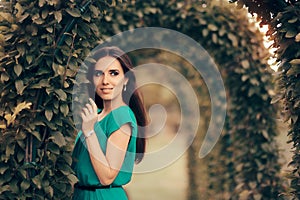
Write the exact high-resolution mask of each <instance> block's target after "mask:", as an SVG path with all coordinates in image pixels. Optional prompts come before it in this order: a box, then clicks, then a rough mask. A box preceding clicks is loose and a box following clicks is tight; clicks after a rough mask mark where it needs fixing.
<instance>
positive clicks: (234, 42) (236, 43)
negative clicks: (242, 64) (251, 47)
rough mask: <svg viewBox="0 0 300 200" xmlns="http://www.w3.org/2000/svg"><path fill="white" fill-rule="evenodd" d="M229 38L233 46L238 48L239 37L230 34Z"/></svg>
mask: <svg viewBox="0 0 300 200" xmlns="http://www.w3.org/2000/svg"><path fill="white" fill-rule="evenodd" d="M227 37H228V38H229V40H230V41H231V42H232V46H234V47H238V44H239V42H238V39H237V37H236V36H235V35H234V34H232V33H228V34H227Z"/></svg>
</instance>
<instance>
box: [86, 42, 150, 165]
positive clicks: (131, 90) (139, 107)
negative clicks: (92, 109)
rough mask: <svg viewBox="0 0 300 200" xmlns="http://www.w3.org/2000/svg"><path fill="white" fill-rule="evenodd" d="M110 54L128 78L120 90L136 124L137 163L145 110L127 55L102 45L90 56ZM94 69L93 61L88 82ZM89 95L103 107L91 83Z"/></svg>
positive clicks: (142, 147) (142, 146) (141, 150)
mask: <svg viewBox="0 0 300 200" xmlns="http://www.w3.org/2000/svg"><path fill="white" fill-rule="evenodd" d="M106 56H110V57H113V58H116V59H117V60H118V61H119V62H120V64H121V66H122V69H123V71H124V74H125V77H127V78H128V82H127V84H126V91H123V92H122V97H123V101H124V102H125V103H126V104H127V105H128V106H129V107H130V108H131V110H132V111H133V113H134V115H135V118H136V120H137V125H138V136H137V140H136V156H135V162H136V163H139V162H140V161H141V160H142V159H143V157H144V153H145V148H146V141H145V140H146V139H145V126H146V125H147V117H146V110H145V107H144V103H143V98H142V95H141V93H140V92H139V90H138V89H137V85H136V77H135V74H134V72H133V65H132V62H131V59H130V58H129V56H128V55H127V54H126V53H125V52H124V51H122V50H121V49H120V48H118V47H116V46H111V47H103V48H100V49H97V50H95V51H94V52H93V53H92V56H91V58H92V59H93V60H94V62H95V61H98V60H99V59H101V58H103V57H106ZM94 71H95V63H94V64H90V65H88V72H87V79H88V80H89V81H90V83H93V74H94ZM89 95H90V97H91V98H93V97H95V103H96V104H97V106H98V108H100V109H102V108H103V100H102V98H101V97H100V96H99V95H98V94H97V93H96V92H95V87H94V85H93V84H91V86H90V87H89Z"/></svg>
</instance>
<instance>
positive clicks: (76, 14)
mask: <svg viewBox="0 0 300 200" xmlns="http://www.w3.org/2000/svg"><path fill="white" fill-rule="evenodd" d="M66 12H67V13H68V14H70V15H71V16H72V17H80V16H81V14H80V11H79V10H78V9H76V8H67V9H66Z"/></svg>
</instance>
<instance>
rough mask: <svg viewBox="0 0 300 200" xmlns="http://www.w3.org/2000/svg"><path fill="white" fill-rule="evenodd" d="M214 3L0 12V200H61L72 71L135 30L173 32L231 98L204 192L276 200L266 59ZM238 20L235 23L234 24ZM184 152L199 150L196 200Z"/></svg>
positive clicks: (66, 190)
mask: <svg viewBox="0 0 300 200" xmlns="http://www.w3.org/2000/svg"><path fill="white" fill-rule="evenodd" d="M220 3H221V6H216V5H214V3H213V2H212V3H209V4H206V3H200V2H193V1H191V2H190V1H150V2H145V1H128V2H127V3H126V4H125V3H124V4H119V2H117V1H111V2H109V3H108V1H107V2H102V3H100V1H99V2H98V1H84V2H83V3H81V2H76V1H71V0H70V1H63V2H60V1H43V0H39V1H26V0H24V1H20V2H17V3H15V4H13V5H9V6H10V7H9V8H8V9H7V10H6V11H3V10H1V12H0V43H1V51H0V78H1V82H0V88H1V98H0V102H1V110H0V128H1V140H0V142H1V145H0V152H1V154H0V155H1V157H0V158H1V160H0V174H1V178H0V186H1V187H0V194H1V198H2V197H3V198H4V199H7V198H9V199H13V198H18V199H26V198H34V199H44V198H49V199H69V198H70V196H71V187H72V184H73V183H74V182H75V181H76V177H74V175H73V174H72V171H71V169H70V165H71V160H70V159H71V157H70V151H71V149H72V141H73V139H74V133H73V130H74V127H73V121H72V115H71V113H70V112H69V111H70V104H71V97H72V95H71V91H72V86H73V85H74V84H76V83H75V81H74V77H75V75H76V70H77V69H78V66H79V65H80V63H81V61H82V60H83V59H84V58H85V56H86V55H87V53H88V52H89V50H90V49H92V48H93V47H94V46H95V45H96V44H97V41H98V40H99V39H100V38H101V35H104V36H105V35H106V36H107V35H113V34H115V33H117V32H118V31H125V30H128V28H134V27H142V26H161V27H166V28H170V29H174V30H179V31H180V32H183V33H185V34H186V35H189V36H190V37H192V38H194V39H195V40H197V41H199V42H200V43H201V44H202V45H203V46H204V47H205V48H206V49H207V50H208V51H209V53H210V54H211V55H212V56H213V57H214V59H215V61H216V62H217V63H218V65H219V66H220V71H221V73H222V75H223V76H224V78H225V79H226V85H227V88H230V90H228V101H229V106H230V107H229V109H228V117H227V119H228V123H227V126H226V129H225V132H224V137H223V142H221V143H220V147H219V149H221V150H222V151H221V152H223V154H220V153H216V154H217V156H218V159H219V160H220V161H219V162H217V161H216V159H212V160H213V162H217V163H218V165H219V163H220V162H221V163H224V165H222V166H224V168H222V167H220V168H218V169H216V170H215V171H210V175H211V177H212V180H214V179H215V177H216V174H214V173H220V172H226V173H221V174H222V175H224V176H221V180H222V181H223V182H222V184H216V182H211V185H210V187H212V189H214V190H217V191H219V194H218V195H220V196H223V197H224V193H222V192H221V191H222V190H223V191H224V190H225V191H226V194H225V195H226V196H225V197H224V198H227V197H228V198H232V199H239V198H247V199H268V198H277V195H278V193H280V192H282V191H283V190H282V187H281V182H280V180H279V176H278V172H279V168H280V166H279V164H278V150H277V147H276V145H274V144H275V141H274V137H275V136H276V130H275V128H274V121H273V118H272V116H273V115H274V113H275V112H274V108H273V107H272V106H271V105H270V104H269V102H270V91H271V89H270V79H271V77H270V73H269V71H268V65H267V62H266V58H267V57H268V55H267V51H266V50H265V49H264V48H263V46H262V40H261V37H260V36H259V33H258V32H257V31H256V30H254V26H253V25H250V24H249V23H248V20H247V18H246V14H245V11H237V10H234V9H231V8H230V7H229V6H228V5H227V3H226V2H222V1H218V2H216V4H220ZM109 4H111V5H114V6H113V8H112V9H108V6H109ZM237 14H238V15H240V16H243V18H241V19H240V20H239V21H237V18H236V17H235V15H237ZM99 19H102V21H101V22H100V23H99V22H98V20H99ZM187 22H189V23H187ZM97 25H98V27H99V29H98V28H97ZM191 25H192V26H191ZM111 27H113V29H111ZM237 30H241V31H240V32H239V33H241V34H237V32H236V31H237ZM255 36H257V37H255ZM249 40H250V41H251V43H250V44H251V45H250V44H249V43H248V41H249ZM216 49H218V51H215V50H216ZM33 77H34V78H33ZM199 89H201V88H199ZM241 94H243V95H241ZM252 102H255V104H253V103H252ZM249 105H252V106H251V107H249ZM208 110H209V109H208ZM207 119H209V111H208V112H207ZM298 121H299V120H298ZM245 122H248V124H246V123H245ZM199 135H201V134H199ZM253 135H255V137H252V136H253ZM198 139H199V138H196V141H198ZM199 140H200V139H199ZM227 144H228V145H227ZM249 146H252V147H253V148H252V149H249V148H248V147H249ZM193 149H195V150H198V149H199V144H198V143H196V142H195V143H194V144H193V145H192V147H191V148H190V150H191V152H190V154H189V155H190V157H189V159H190V162H189V165H191V169H193V170H191V171H190V174H191V176H190V182H191V184H190V191H189V199H199V198H200V196H199V194H200V193H199V191H198V190H199V187H200V184H202V183H199V182H198V178H199V177H198V175H196V176H194V175H195V174H193V173H195V171H196V169H195V167H197V165H199V164H203V163H199V160H198V159H197V156H195V155H194V154H197V152H195V151H194V150H193ZM249 150H251V151H249ZM224 152H226V154H224ZM245 157H247V160H244V159H243V158H245ZM214 158H215V157H214ZM195 163H196V165H195ZM217 176H220V174H217ZM207 187H209V186H207ZM232 191H233V192H232ZM205 195H207V196H206V197H209V196H210V195H209V194H205ZM213 195H215V194H213ZM211 197H212V196H211Z"/></svg>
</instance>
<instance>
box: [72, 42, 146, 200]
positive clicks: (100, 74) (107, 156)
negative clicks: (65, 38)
mask: <svg viewBox="0 0 300 200" xmlns="http://www.w3.org/2000/svg"><path fill="white" fill-rule="evenodd" d="M92 58H93V59H94V60H95V61H96V64H93V65H91V66H90V67H89V68H88V73H87V78H88V79H89V81H90V82H91V83H92V85H93V86H92V87H91V91H92V92H90V93H91V94H92V95H91V94H90V96H91V97H93V96H95V101H93V100H92V98H89V103H87V104H86V105H85V107H84V108H83V109H82V112H81V117H82V127H81V128H82V130H81V131H80V132H79V133H78V136H77V139H76V143H75V147H74V151H73V169H74V171H75V173H76V175H77V177H78V180H79V181H78V183H76V185H75V186H74V195H73V199H80V200H84V199H97V200H98V199H99V200H100V199H107V200H114V199H116V200H123V199H127V196H126V193H125V191H124V189H123V188H122V185H124V184H127V183H128V182H129V181H130V179H131V176H132V170H133V165H134V162H136V163H139V162H140V161H141V160H142V158H143V155H144V151H145V136H144V134H145V131H144V128H143V127H145V125H146V115H145V109H144V106H143V104H142V101H141V96H140V93H139V92H138V90H137V88H136V79H135V76H134V73H133V71H132V64H131V61H130V59H129V57H128V56H127V55H126V54H125V53H124V52H123V51H122V50H120V49H119V48H117V47H105V48H101V49H99V50H97V51H95V53H94V54H93V56H92Z"/></svg>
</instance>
